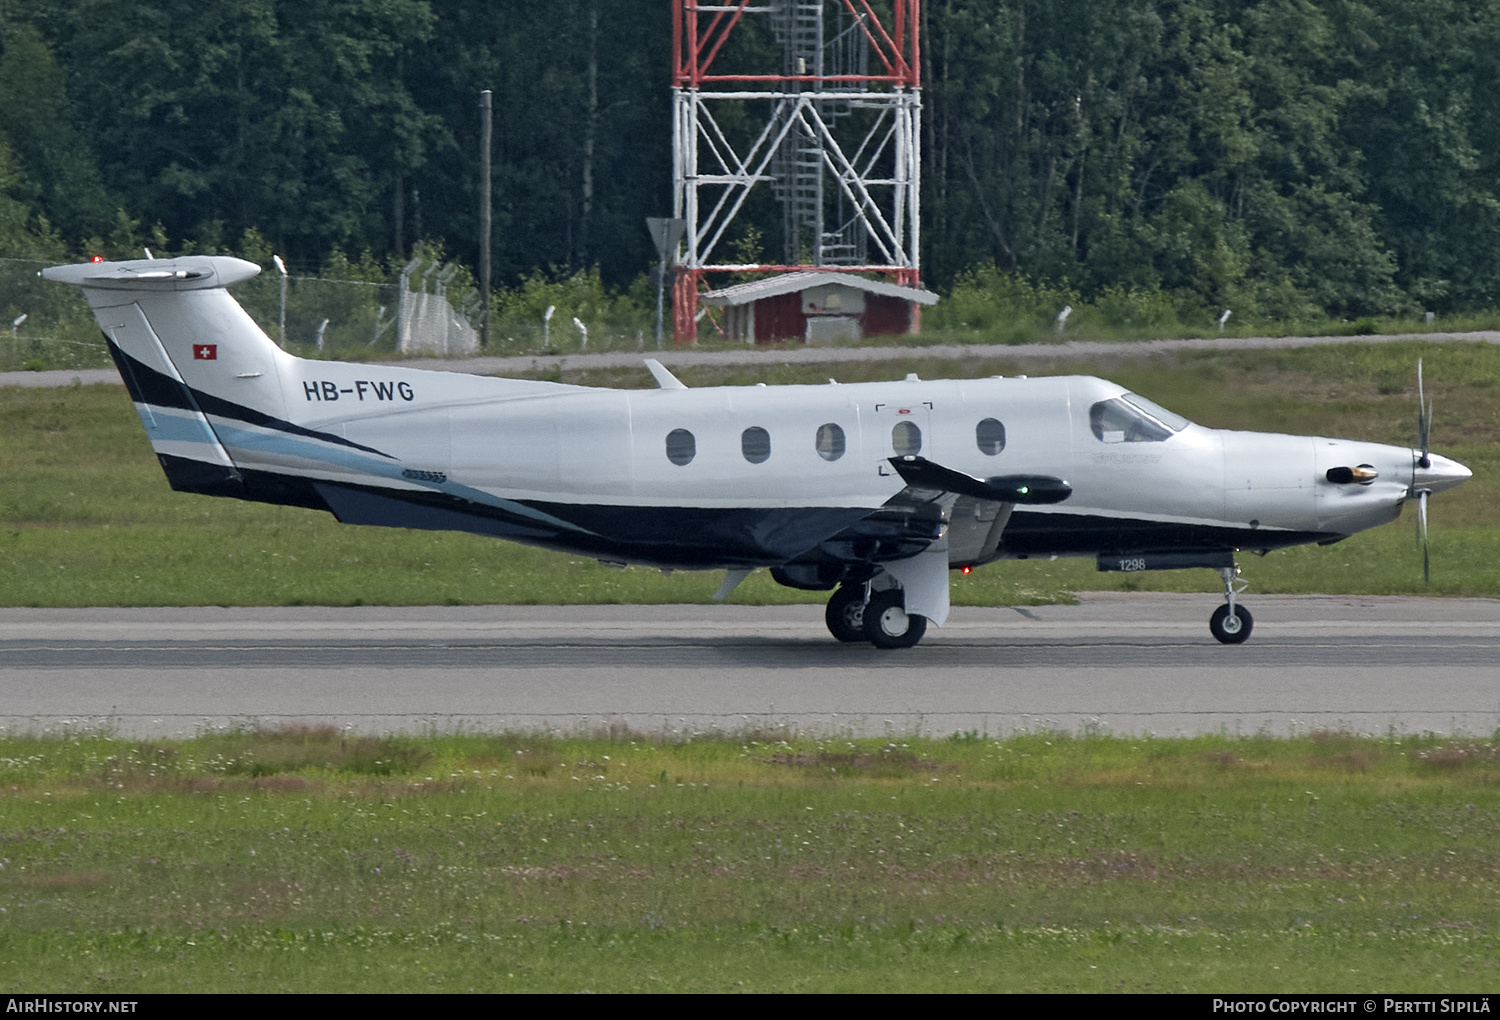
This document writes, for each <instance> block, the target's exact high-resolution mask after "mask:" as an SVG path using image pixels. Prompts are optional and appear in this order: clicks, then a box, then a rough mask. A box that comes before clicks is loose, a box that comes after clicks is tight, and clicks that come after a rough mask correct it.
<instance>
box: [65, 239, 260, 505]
mask: <svg viewBox="0 0 1500 1020" xmlns="http://www.w3.org/2000/svg"><path fill="white" fill-rule="evenodd" d="M259 271H260V267H258V266H256V265H254V264H253V263H250V262H245V261H244V260H242V259H236V258H228V257H224V256H187V257H184V258H178V259H154V260H142V261H134V262H88V263H83V264H81V265H70V266H54V267H52V268H50V269H44V270H42V274H41V275H42V277H43V278H44V279H48V280H53V281H56V282H58V283H68V284H72V285H74V286H76V287H80V288H82V289H83V292H84V295H85V296H86V297H87V298H88V302H89V306H90V307H91V308H92V310H93V312H94V317H95V319H97V320H98V323H99V328H100V329H102V330H103V331H104V335H105V337H106V339H107V340H108V341H109V352H110V356H111V357H113V358H114V361H115V365H116V367H117V368H119V370H120V376H121V378H122V379H123V380H124V382H125V386H126V388H127V389H129V391H130V396H131V399H132V400H133V401H134V402H135V408H136V412H137V413H138V414H139V415H140V417H141V424H142V425H144V426H145V427H146V433H147V435H148V436H149V437H150V439H151V446H152V449H154V450H155V451H156V454H157V457H158V459H159V460H160V461H161V464H162V468H163V470H165V471H166V473H167V478H168V479H169V480H170V481H171V483H172V487H173V488H175V489H180V490H184V491H189V492H205V493H212V494H215V495H238V494H240V493H239V490H240V489H241V488H242V481H241V478H240V475H239V472H238V471H237V470H236V469H235V466H234V462H233V461H232V460H231V458H230V456H229V453H228V452H227V451H226V450H225V448H224V444H223V442H222V441H221V438H220V436H219V435H218V434H217V433H216V432H215V431H214V427H213V424H212V423H211V421H210V420H209V418H208V416H207V415H205V414H204V410H205V407H204V404H205V402H206V401H207V402H209V403H212V404H214V405H216V406H217V405H218V404H221V403H223V401H224V400H225V399H226V398H227V399H230V400H233V401H234V402H235V403H236V404H239V405H244V406H246V407H249V408H254V409H255V411H257V412H259V413H260V414H264V415H275V416H278V417H279V416H280V415H281V414H282V413H283V399H282V394H281V386H280V382H279V369H280V367H281V362H282V361H283V360H284V359H285V358H286V357H287V356H286V355H285V354H283V353H282V351H281V350H280V349H279V348H278V347H277V346H276V345H275V344H274V343H272V342H271V339H270V338H269V337H267V336H266V335H265V333H264V332H263V331H262V330H261V329H260V327H259V326H257V325H256V324H255V322H254V320H252V319H251V318H250V316H249V315H248V314H247V313H246V312H245V310H244V309H243V308H241V307H240V305H239V303H238V302H237V301H235V300H234V299H233V298H232V297H230V296H229V294H228V293H227V292H226V291H225V290H224V288H225V287H227V286H228V285H229V284H231V283H237V282H239V281H240V280H246V279H249V278H250V277H252V276H254V275H255V274H256V273H258V272H259Z"/></svg>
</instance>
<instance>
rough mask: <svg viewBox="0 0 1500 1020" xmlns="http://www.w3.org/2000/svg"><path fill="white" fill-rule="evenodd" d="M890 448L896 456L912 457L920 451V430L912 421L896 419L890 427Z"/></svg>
mask: <svg viewBox="0 0 1500 1020" xmlns="http://www.w3.org/2000/svg"><path fill="white" fill-rule="evenodd" d="M891 449H893V450H895V451H896V456H898V457H914V456H916V455H917V454H919V453H921V452H922V430H921V429H919V428H917V423H916V422H913V421H898V422H897V423H896V427H895V428H893V429H891Z"/></svg>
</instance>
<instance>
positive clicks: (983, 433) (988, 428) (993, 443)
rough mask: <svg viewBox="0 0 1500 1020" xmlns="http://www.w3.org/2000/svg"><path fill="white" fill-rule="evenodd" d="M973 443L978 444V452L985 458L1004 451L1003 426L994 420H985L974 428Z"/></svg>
mask: <svg viewBox="0 0 1500 1020" xmlns="http://www.w3.org/2000/svg"><path fill="white" fill-rule="evenodd" d="M974 442H976V443H978V444H979V452H980V453H982V454H984V455H985V456H986V457H993V456H995V455H996V454H998V453H999V452H1000V451H1001V450H1003V449H1005V425H1004V424H1003V423H1001V422H1000V421H999V420H998V419H996V418H986V419H984V421H982V422H980V423H979V424H978V425H976V426H974Z"/></svg>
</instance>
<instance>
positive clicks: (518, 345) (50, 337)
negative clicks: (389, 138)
mask: <svg viewBox="0 0 1500 1020" xmlns="http://www.w3.org/2000/svg"><path fill="white" fill-rule="evenodd" d="M46 265H49V263H46V262H38V261H33V260H30V259H0V316H3V319H0V371H7V372H14V371H25V370H38V371H40V370H44V369H66V368H106V367H109V365H110V364H111V362H110V358H109V352H108V351H107V349H106V348H105V344H104V338H103V337H102V336H101V335H100V333H99V328H98V326H97V325H96V324H95V323H94V317H93V315H92V314H91V313H90V312H89V309H88V303H87V301H85V300H84V298H83V295H82V294H81V293H80V292H79V291H78V290H77V288H74V287H63V286H59V285H58V284H55V283H48V282H47V281H45V280H42V279H40V278H39V277H38V276H37V271H38V270H40V269H42V268H43V267H44V266H46ZM454 269H455V267H453V266H452V265H451V264H449V265H436V264H430V263H424V262H421V261H420V260H413V262H412V263H411V264H409V265H408V266H407V268H406V270H405V271H403V272H401V273H400V274H399V275H398V276H397V278H396V279H395V280H393V281H388V282H369V281H362V280H338V279H330V278H327V277H318V276H292V277H288V278H287V279H286V281H285V282H286V306H285V319H284V321H285V332H284V334H283V330H282V322H283V311H282V277H281V275H280V274H279V273H278V272H277V271H276V270H275V269H274V268H273V269H270V270H268V271H265V272H262V273H261V274H260V275H259V276H257V277H255V278H254V279H252V280H247V281H245V282H244V283H241V284H236V285H235V287H234V288H233V291H232V293H233V294H234V296H235V298H236V299H237V300H238V301H239V302H240V304H241V305H243V306H244V307H245V310H246V311H247V312H249V313H250V315H251V317H252V318H254V319H255V321H256V322H257V323H258V324H259V325H260V327H261V328H262V329H264V330H265V331H266V334H267V335H268V336H270V337H271V338H272V339H273V340H276V341H278V342H279V343H281V344H282V346H283V347H285V348H286V349H287V350H288V351H291V352H292V353H294V354H297V355H300V356H302V357H322V358H341V359H359V360H369V359H382V360H383V359H395V358H400V357H408V356H416V355H424V356H434V355H436V356H439V357H443V356H466V355H472V354H476V353H479V336H478V332H477V328H478V326H479V316H480V312H481V309H480V307H479V300H478V295H477V293H474V292H472V291H469V290H467V289H466V291H465V293H464V294H463V295H462V296H461V297H459V296H458V295H456V294H452V293H451V292H449V291H448V289H447V284H448V282H449V280H451V279H453V277H454V276H455V275H457V274H456V273H455V272H454ZM579 280H582V281H584V283H583V284H577V283H575V282H574V281H579ZM585 284H587V279H586V274H578V276H576V277H574V278H572V279H571V280H567V281H562V282H560V283H557V284H548V285H546V289H545V290H541V291H538V290H536V287H537V286H538V285H536V284H535V283H531V284H528V285H527V286H526V287H525V288H523V289H522V290H517V291H514V292H506V291H503V290H497V292H496V300H495V305H496V313H495V314H494V315H493V322H492V325H491V329H490V337H491V340H490V346H489V350H488V352H487V353H491V354H524V353H532V352H539V351H543V350H548V351H554V352H567V351H577V350H579V349H580V348H582V347H584V346H585V344H586V345H587V348H588V349H589V350H611V349H614V350H619V349H631V350H634V349H637V348H640V347H642V346H644V344H645V343H646V341H645V334H646V333H647V332H649V325H648V324H647V322H646V321H645V319H644V317H643V314H641V313H639V311H638V310H637V309H635V308H634V307H633V306H630V307H626V306H629V302H628V301H616V302H611V301H610V299H609V298H608V297H607V296H606V295H604V294H603V292H602V290H600V289H599V287H598V285H597V281H594V283H593V284H592V285H589V286H585ZM533 291H535V293H533ZM575 291H577V292H578V293H577V294H576V295H575V293H574V292H575ZM585 291H586V292H587V293H585ZM594 292H597V293H594ZM455 298H457V299H458V300H457V307H456V308H455V307H454V305H455V301H454V299H455ZM541 301H545V302H548V303H549V306H553V305H555V308H556V312H555V315H554V316H553V317H552V319H551V320H550V322H549V321H546V319H545V316H544V314H543V313H542V312H540V311H538V310H537V309H534V308H532V307H531V305H533V304H536V303H538V302H541ZM575 319H576V320H578V321H580V322H582V323H583V324H584V328H585V329H586V330H587V331H588V332H587V339H586V340H585V336H584V332H583V331H582V330H579V329H578V328H577V327H576V326H575V324H574V321H575Z"/></svg>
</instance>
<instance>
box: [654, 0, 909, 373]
mask: <svg viewBox="0 0 1500 1020" xmlns="http://www.w3.org/2000/svg"><path fill="white" fill-rule="evenodd" d="M671 2H672V43H673V49H672V52H673V58H672V59H673V67H672V114H673V116H672V144H673V148H672V184H673V205H674V209H673V215H674V216H675V217H676V218H678V219H681V220H683V221H684V222H685V224H686V233H685V237H684V243H683V246H682V248H681V249H680V250H679V252H678V253H677V256H676V261H675V263H674V269H675V271H676V279H675V281H674V285H673V290H672V321H673V332H674V334H675V337H676V340H677V342H678V343H684V342H692V341H694V340H695V339H696V337H697V324H696V321H695V317H696V315H697V310H698V295H699V292H700V290H701V289H702V288H703V287H704V286H705V285H706V284H707V281H708V278H709V276H710V274H715V273H749V272H767V273H770V272H794V271H798V270H808V269H821V270H825V271H835V272H878V273H881V274H883V275H885V276H887V277H889V278H891V282H893V283H897V284H900V285H902V286H908V287H916V286H918V285H919V283H920V265H919V262H918V257H917V252H918V243H919V241H920V237H919V233H920V217H919V209H920V206H919V198H920V192H921V150H920V144H921V142H920V139H921V116H922V93H921V50H920V46H919V42H918V32H917V26H918V23H919V20H920V19H919V15H920V0H876V4H875V6H874V7H872V6H871V2H870V0H754V2H752V0H671ZM876 7H878V8H880V11H881V13H879V14H877V12H876ZM750 18H766V19H768V23H769V28H770V31H771V33H772V34H773V36H774V39H775V40H776V42H777V43H779V44H780V46H781V49H782V62H781V67H780V69H779V72H778V73H740V70H739V69H735V68H728V67H723V66H721V67H719V68H717V69H716V67H715V63H716V61H720V58H721V55H722V53H723V52H724V48H725V42H726V41H727V40H728V39H729V37H730V35H731V34H732V33H733V32H734V31H735V29H736V28H737V27H741V26H742V25H744V24H746V23H747V22H748V19H750ZM743 30H744V29H743V28H742V31H743ZM746 49H751V47H746ZM720 63H721V64H722V61H720ZM766 70H767V71H773V72H774V71H775V70H776V69H770V68H768V69H766ZM726 114H728V116H725V115H726ZM747 120H748V122H749V123H748V128H749V129H748V130H747V124H746V121H747ZM758 186H759V187H768V188H770V189H771V190H772V191H773V193H774V194H775V197H776V199H777V200H778V201H779V203H780V205H781V208H782V213H783V217H782V219H783V237H782V241H783V257H782V261H780V262H764V263H755V264H748V265H747V264H742V263H741V264H736V263H733V262H732V261H729V260H728V253H727V252H726V251H725V249H726V248H727V247H728V244H727V243H726V236H727V235H726V232H727V230H728V228H729V226H730V224H731V223H733V222H734V220H735V218H736V217H737V216H738V215H739V214H740V213H741V211H742V210H743V209H744V208H745V202H746V199H747V198H748V197H749V195H750V193H751V191H752V190H753V189H755V188H756V187H758Z"/></svg>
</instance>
